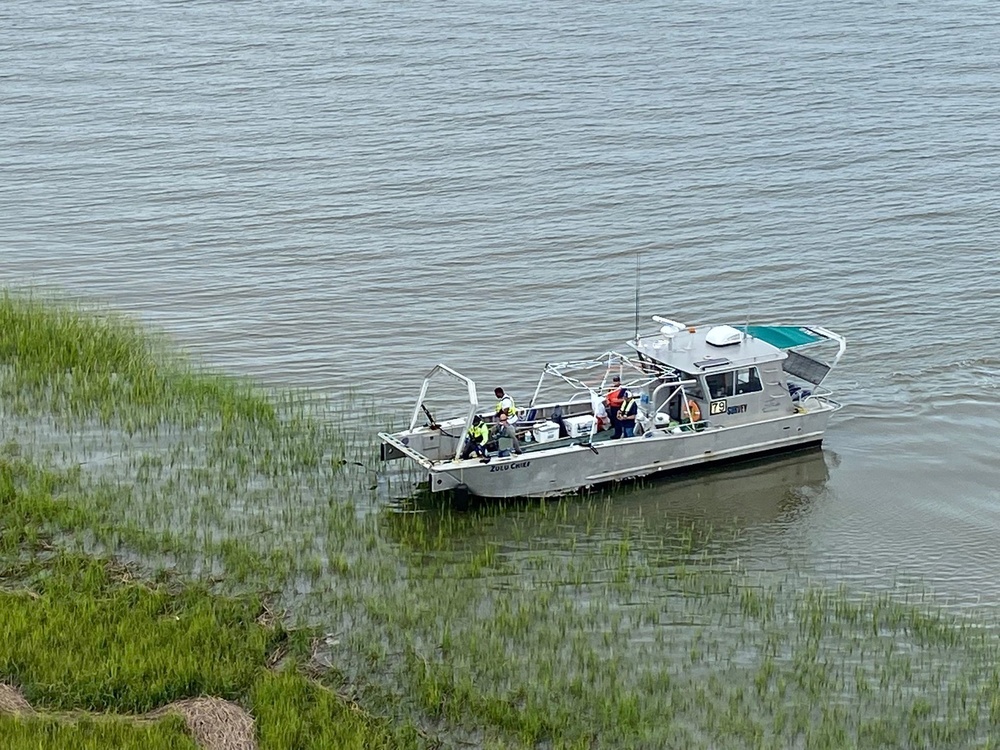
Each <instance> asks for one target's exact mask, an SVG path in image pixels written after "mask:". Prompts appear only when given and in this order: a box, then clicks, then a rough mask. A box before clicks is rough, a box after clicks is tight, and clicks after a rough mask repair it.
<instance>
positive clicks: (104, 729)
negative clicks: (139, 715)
mask: <svg viewBox="0 0 1000 750" xmlns="http://www.w3.org/2000/svg"><path fill="white" fill-rule="evenodd" d="M0 737H2V738H3V747H4V750H39V748H73V750H108V748H144V750H197V748H198V746H197V745H196V744H195V742H194V740H192V739H191V737H190V736H189V735H188V733H187V729H186V728H185V727H184V722H183V720H182V719H181V718H180V717H176V716H170V717H166V718H164V719H160V720H159V721H156V722H148V723H137V722H136V721H134V720H132V719H129V718H119V717H97V718H92V717H89V716H79V717H70V718H66V717H61V716H58V717H57V716H43V717H38V716H30V717H20V716H17V717H15V716H2V715H0Z"/></svg>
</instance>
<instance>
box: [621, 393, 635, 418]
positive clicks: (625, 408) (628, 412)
mask: <svg viewBox="0 0 1000 750" xmlns="http://www.w3.org/2000/svg"><path fill="white" fill-rule="evenodd" d="M638 413H639V404H638V402H637V401H636V400H635V399H634V398H633V397H632V396H629V397H628V398H627V399H625V400H624V401H622V405H621V406H619V407H618V416H619V417H632V416H635V415H636V414H638Z"/></svg>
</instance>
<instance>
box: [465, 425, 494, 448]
mask: <svg viewBox="0 0 1000 750" xmlns="http://www.w3.org/2000/svg"><path fill="white" fill-rule="evenodd" d="M469 439H470V440H472V442H474V443H479V444H480V445H486V442H487V441H488V440H489V439H490V428H489V427H487V426H486V423H485V422H480V423H479V424H474V425H472V427H470V428H469Z"/></svg>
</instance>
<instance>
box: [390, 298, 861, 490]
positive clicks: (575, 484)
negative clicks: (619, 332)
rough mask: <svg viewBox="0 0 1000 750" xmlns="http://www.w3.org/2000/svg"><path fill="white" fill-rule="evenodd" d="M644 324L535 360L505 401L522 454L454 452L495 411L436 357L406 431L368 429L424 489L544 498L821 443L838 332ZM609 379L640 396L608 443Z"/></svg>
mask: <svg viewBox="0 0 1000 750" xmlns="http://www.w3.org/2000/svg"><path fill="white" fill-rule="evenodd" d="M653 320H654V321H655V322H656V323H658V324H659V325H660V328H659V330H658V331H656V332H655V333H651V334H645V335H641V336H639V335H637V336H636V337H635V338H634V339H633V340H631V341H629V342H628V345H629V346H630V347H631V349H632V350H633V351H632V353H629V354H622V353H619V352H615V351H610V352H606V353H604V354H602V355H600V356H598V357H595V358H593V359H586V360H574V361H569V362H559V363H549V364H546V365H545V366H544V367H543V368H542V373H541V375H540V376H539V379H538V383H537V386H536V387H535V391H534V393H533V395H532V397H531V399H530V401H529V402H528V404H527V406H524V407H522V408H519V409H518V417H519V419H518V421H517V424H516V429H517V434H518V435H519V438H520V443H521V447H522V449H523V453H521V454H519V455H517V454H513V453H512V451H511V450H510V448H511V442H512V441H511V440H510V439H509V438H505V437H503V436H501V437H499V438H498V439H497V440H496V441H495V442H493V443H491V444H490V445H489V448H490V449H491V455H490V460H489V461H488V462H487V461H483V460H481V459H479V458H466V459H463V457H462V456H463V447H464V443H465V436H466V434H467V432H468V430H469V428H470V427H471V426H472V424H473V420H474V419H475V417H476V416H479V417H481V418H483V419H486V420H488V421H492V420H493V417H494V410H493V409H489V410H484V409H482V408H481V406H480V402H479V398H478V389H477V386H476V384H475V382H473V381H472V380H471V379H470V378H468V377H467V376H465V375H463V374H462V373H460V372H458V371H456V370H453V369H452V368H450V367H448V366H446V365H441V364H439V365H436V366H435V367H434V368H433V369H432V370H431V371H430V372H429V373H428V374H427V375H426V376H425V377H424V380H423V384H422V386H421V389H420V394H419V396H418V398H417V402H416V404H415V405H414V408H413V414H412V417H411V419H410V424H409V426H408V427H407V429H405V430H402V431H399V432H395V433H391V434H390V433H386V432H382V433H379V439H380V441H381V457H382V459H383V460H387V461H388V460H394V459H400V458H407V459H410V460H412V461H413V462H415V463H416V464H418V465H419V466H420V467H422V468H423V469H424V470H426V471H427V475H428V480H429V483H430V489H431V490H432V491H433V492H443V491H452V490H458V491H460V492H463V493H469V494H471V495H475V496H479V497H486V498H505V497H545V496H552V495H559V494H564V493H567V492H572V491H575V490H579V489H583V488H586V487H590V486H593V485H597V484H602V483H605V482H611V481H618V480H623V479H631V478H635V477H642V476H647V475H650V474H657V473H661V472H667V471H671V470H675V469H680V468H684V467H689V466H696V465H701V464H706V463H711V462H715V461H722V460H726V459H732V458H738V457H743V456H750V455H753V454H757V453H764V452H773V451H779V450H787V449H794V448H800V447H804V446H807V445H813V444H817V443H819V442H821V441H822V439H823V434H824V432H825V430H826V426H827V423H828V421H829V418H830V415H831V414H833V412H835V411H837V410H838V409H839V408H840V404H839V403H837V402H836V401H834V400H833V399H832V397H831V396H832V394H831V393H830V392H829V391H828V390H827V389H826V388H825V387H823V386H822V383H823V381H824V380H825V378H826V376H827V375H828V374H829V372H830V371H831V370H832V369H833V368H834V367H835V366H836V364H837V363H838V361H839V360H840V358H841V357H842V356H843V354H844V350H845V348H846V341H845V339H844V338H843V337H842V336H839V335H837V334H836V333H833V332H832V331H830V330H828V329H826V328H824V327H821V326H749V325H748V326H741V327H733V326H728V325H721V326H688V325H685V324H682V323H678V322H676V321H673V320H670V319H668V318H662V317H659V316H654V317H653ZM823 344H833V345H835V346H836V347H837V348H836V352H835V353H834V354H833V355H832V356H831V357H829V358H828V359H826V360H824V359H820V358H818V357H816V356H814V355H813V353H812V352H811V351H807V350H810V349H812V348H814V347H819V346H821V345H823ZM615 375H617V376H619V378H620V379H621V383H622V385H623V386H624V387H625V388H627V389H628V390H629V391H630V392H631V393H632V394H633V395H634V396H635V397H636V398H637V399H638V400H639V415H638V418H637V420H636V430H635V436H634V437H626V438H621V439H612V431H611V429H610V425H609V423H608V420H607V415H606V413H605V412H604V406H603V399H604V397H605V395H606V394H607V393H608V392H609V391H610V390H611V383H612V377H613V376H615ZM441 379H448V380H450V381H453V385H454V384H455V383H457V385H458V388H459V391H460V393H461V395H460V396H459V397H458V398H457V399H453V400H452V402H451V405H452V409H453V411H451V412H450V414H449V415H448V416H447V417H446V418H445V419H443V420H438V419H436V418H435V412H436V411H437V408H435V406H436V405H437V404H438V403H439V402H438V401H436V400H435V401H434V402H433V403H432V402H431V401H430V400H429V399H430V398H431V395H432V387H437V385H438V383H437V381H439V380H441ZM435 394H436V391H435ZM438 397H439V396H438V395H435V396H434V398H435V399H437V398H438ZM440 403H444V402H440ZM422 417H423V418H424V419H425V421H423V422H422Z"/></svg>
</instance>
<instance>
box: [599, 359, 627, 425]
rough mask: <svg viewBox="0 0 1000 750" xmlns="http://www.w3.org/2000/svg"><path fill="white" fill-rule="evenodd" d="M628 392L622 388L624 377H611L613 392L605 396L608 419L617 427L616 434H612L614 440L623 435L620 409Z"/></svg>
mask: <svg viewBox="0 0 1000 750" xmlns="http://www.w3.org/2000/svg"><path fill="white" fill-rule="evenodd" d="M626 393H628V391H626V390H625V389H624V388H622V379H621V378H620V377H618V376H617V375H615V376H614V377H613V378H611V392H610V393H608V395H607V396H605V397H604V408H605V409H607V410H608V419H610V420H611V426H612V427H614V428H615V434H614V435H612V436H611V439H612V440H617V439H618V438H620V437H621V436H622V423H621V422H620V421H619V419H618V409H619V408H621V405H622V401H624V400H625V394H626Z"/></svg>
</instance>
